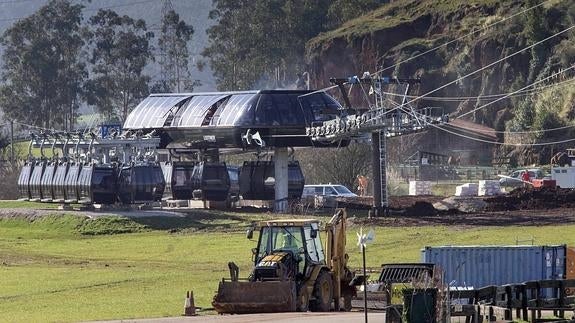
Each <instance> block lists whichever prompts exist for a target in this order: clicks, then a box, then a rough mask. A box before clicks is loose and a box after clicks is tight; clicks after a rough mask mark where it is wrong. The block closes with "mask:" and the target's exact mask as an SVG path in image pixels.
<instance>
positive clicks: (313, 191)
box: [302, 184, 357, 197]
mask: <svg viewBox="0 0 575 323" xmlns="http://www.w3.org/2000/svg"><path fill="white" fill-rule="evenodd" d="M314 195H321V196H347V197H354V196H357V194H355V193H353V192H352V191H350V190H349V188H347V187H345V186H343V185H334V184H320V185H305V186H304V187H303V193H302V197H306V196H314Z"/></svg>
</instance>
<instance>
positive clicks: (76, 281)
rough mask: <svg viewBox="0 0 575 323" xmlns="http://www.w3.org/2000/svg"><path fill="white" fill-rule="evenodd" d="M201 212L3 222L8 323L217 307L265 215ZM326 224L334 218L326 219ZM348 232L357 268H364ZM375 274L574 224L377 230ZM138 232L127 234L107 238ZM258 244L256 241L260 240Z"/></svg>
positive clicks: (554, 239) (0, 238) (543, 238)
mask: <svg viewBox="0 0 575 323" xmlns="http://www.w3.org/2000/svg"><path fill="white" fill-rule="evenodd" d="M208 215H209V213H206V212H199V213H198V214H191V215H190V216H189V217H186V218H183V219H182V218H162V217H155V218H136V219H124V218H117V217H104V218H98V219H96V220H89V219H84V218H80V217H78V216H73V215H60V216H49V217H45V218H41V219H36V220H34V221H32V222H29V221H27V220H21V219H9V220H6V219H5V220H0V321H2V322H4V321H8V322H37V321H42V322H44V321H58V322H69V321H81V320H103V319H127V318H142V317H162V316H179V315H181V314H182V311H183V304H184V296H185V292H186V291H187V290H193V291H194V296H195V301H196V305H197V306H200V307H211V305H210V302H211V299H212V297H213V295H214V293H215V291H216V290H217V285H218V281H219V280H220V279H221V277H224V276H228V271H227V262H228V261H235V262H236V263H237V264H238V265H239V266H240V276H247V275H248V271H249V269H250V259H251V252H250V249H251V248H252V247H254V245H255V241H249V240H247V239H246V238H245V234H244V232H245V227H246V225H247V224H248V223H249V222H250V221H252V220H254V219H258V218H262V217H265V215H256V216H254V215H242V214H237V213H236V214H234V213H223V212H220V213H217V214H216V213H213V217H212V218H210V217H209V216H208ZM322 219H324V220H325V219H326V218H325V217H323V218H322ZM357 230H358V228H349V232H348V252H349V254H350V262H351V263H350V265H351V266H352V267H360V265H361V264H360V259H361V258H360V252H359V249H358V248H357V246H356V244H355V242H356V235H355V232H356V231H357ZM374 230H375V233H376V237H375V242H374V244H373V245H370V246H369V247H368V249H367V258H368V260H367V261H368V264H367V265H368V266H369V267H378V266H379V265H381V264H382V263H387V262H406V261H410V262H415V261H419V259H420V249H421V248H422V247H424V246H426V245H434V246H437V245H447V244H453V245H455V244H468V245H469V244H474V245H477V244H514V243H515V240H516V239H517V238H521V237H528V238H530V237H531V236H533V238H534V239H535V243H536V244H560V243H566V244H569V245H574V244H575V235H573V234H572V233H573V232H575V226H573V225H570V226H543V227H512V226H510V227H489V228H484V227H475V228H465V229H463V228H461V227H445V226H424V227H401V228H382V227H378V228H374ZM114 232H130V233H124V234H107V233H114ZM255 238H257V235H256V236H255Z"/></svg>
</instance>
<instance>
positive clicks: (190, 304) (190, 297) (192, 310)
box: [184, 291, 196, 316]
mask: <svg viewBox="0 0 575 323" xmlns="http://www.w3.org/2000/svg"><path fill="white" fill-rule="evenodd" d="M195 315H196V306H195V305H194V292H193V291H191V292H190V291H189V292H187V293H186V303H185V305H184V316H195Z"/></svg>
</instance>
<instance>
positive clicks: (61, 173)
mask: <svg viewBox="0 0 575 323" xmlns="http://www.w3.org/2000/svg"><path fill="white" fill-rule="evenodd" d="M57 164H58V165H57V166H56V172H55V173H54V177H53V178H52V194H53V199H52V202H55V203H64V201H65V200H66V177H67V175H68V169H69V166H70V163H69V162H67V161H58V162H57Z"/></svg>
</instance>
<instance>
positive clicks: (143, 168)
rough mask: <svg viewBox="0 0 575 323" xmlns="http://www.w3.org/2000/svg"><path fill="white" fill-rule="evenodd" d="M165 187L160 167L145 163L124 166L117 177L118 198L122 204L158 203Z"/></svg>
mask: <svg viewBox="0 0 575 323" xmlns="http://www.w3.org/2000/svg"><path fill="white" fill-rule="evenodd" d="M165 186H166V182H165V180H164V175H163V173H162V169H161V168H160V165H158V164H155V163H146V162H144V163H136V164H131V165H126V166H123V167H122V168H121V170H120V174H119V176H118V198H119V199H120V202H122V203H123V204H141V203H151V202H160V201H161V200H162V195H163V194H164V189H165Z"/></svg>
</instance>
